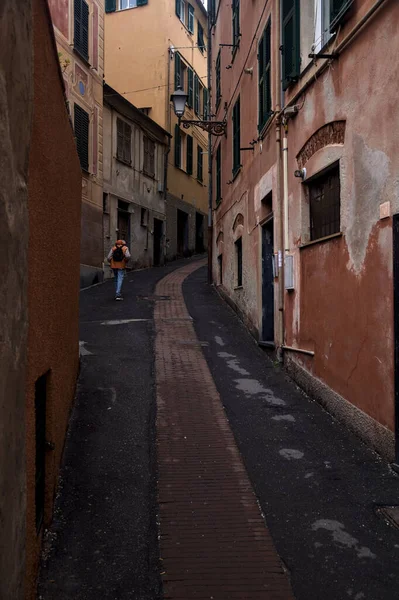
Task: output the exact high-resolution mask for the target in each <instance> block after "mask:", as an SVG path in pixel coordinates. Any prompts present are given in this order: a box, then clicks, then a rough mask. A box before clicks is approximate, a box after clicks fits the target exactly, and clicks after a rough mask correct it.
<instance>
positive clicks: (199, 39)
mask: <svg viewBox="0 0 399 600" xmlns="http://www.w3.org/2000/svg"><path fill="white" fill-rule="evenodd" d="M197 44H198V48H199V50H200V51H201V52H202V54H203V53H204V50H205V42H204V30H203V28H202V25H201V24H200V23H199V22H198V33H197Z"/></svg>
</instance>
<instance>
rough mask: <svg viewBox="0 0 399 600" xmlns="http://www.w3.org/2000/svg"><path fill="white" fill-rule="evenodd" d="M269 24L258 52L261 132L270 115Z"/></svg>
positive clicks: (259, 122) (259, 125) (259, 121)
mask: <svg viewBox="0 0 399 600" xmlns="http://www.w3.org/2000/svg"><path fill="white" fill-rule="evenodd" d="M270 41H271V24H270V19H269V22H268V23H267V25H266V27H265V29H264V31H263V34H262V38H261V41H260V43H259V51H258V68H259V84H258V91H259V120H258V127H259V130H261V129H262V128H263V127H264V125H265V124H266V122H267V121H268V120H269V117H270V114H271V86H270V70H271V48H270Z"/></svg>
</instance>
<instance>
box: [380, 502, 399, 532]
mask: <svg viewBox="0 0 399 600" xmlns="http://www.w3.org/2000/svg"><path fill="white" fill-rule="evenodd" d="M375 510H376V513H377V515H378V516H379V517H381V518H382V519H384V521H386V522H387V523H388V524H389V525H392V527H395V529H399V506H377V507H376V509H375Z"/></svg>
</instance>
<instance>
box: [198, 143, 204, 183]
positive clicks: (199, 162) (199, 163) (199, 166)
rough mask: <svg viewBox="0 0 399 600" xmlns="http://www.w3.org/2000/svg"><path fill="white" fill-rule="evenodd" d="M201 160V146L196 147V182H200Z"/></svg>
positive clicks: (201, 175) (201, 174)
mask: <svg viewBox="0 0 399 600" xmlns="http://www.w3.org/2000/svg"><path fill="white" fill-rule="evenodd" d="M202 158H203V150H202V148H201V146H199V145H198V146H197V179H198V181H202V177H203V173H202Z"/></svg>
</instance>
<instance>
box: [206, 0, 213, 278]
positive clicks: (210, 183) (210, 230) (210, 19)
mask: <svg viewBox="0 0 399 600" xmlns="http://www.w3.org/2000/svg"><path fill="white" fill-rule="evenodd" d="M212 25H213V0H210V2H209V12H208V27H207V30H208V56H207V76H208V119H209V118H210V114H211V93H212ZM212 165H213V160H212V135H211V134H210V133H208V284H209V285H210V284H212V280H213V277H212V242H213V237H212V234H213V225H212V199H213V180H212V174H213V168H212Z"/></svg>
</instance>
